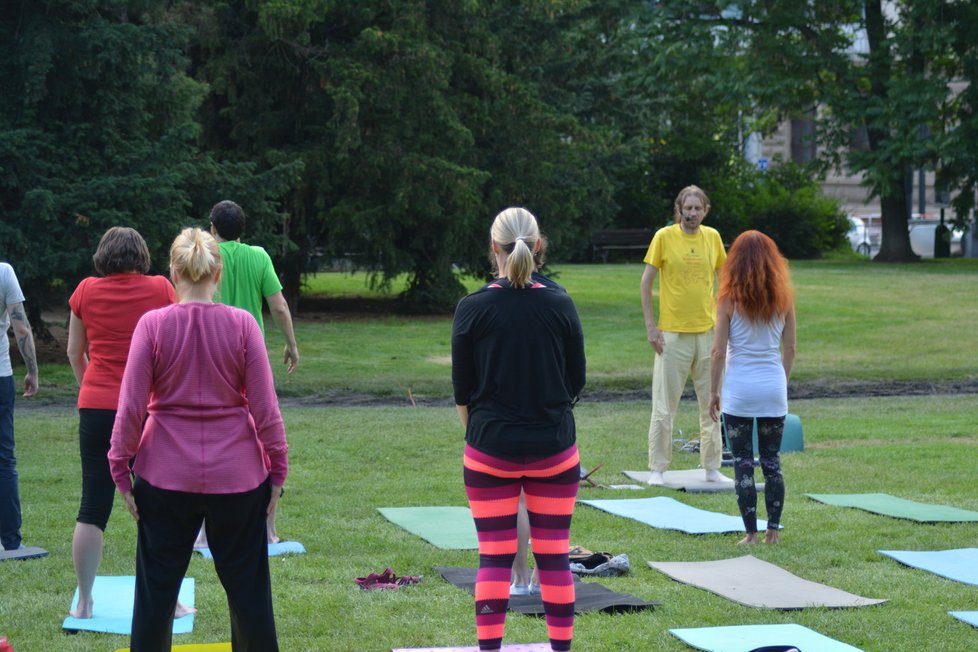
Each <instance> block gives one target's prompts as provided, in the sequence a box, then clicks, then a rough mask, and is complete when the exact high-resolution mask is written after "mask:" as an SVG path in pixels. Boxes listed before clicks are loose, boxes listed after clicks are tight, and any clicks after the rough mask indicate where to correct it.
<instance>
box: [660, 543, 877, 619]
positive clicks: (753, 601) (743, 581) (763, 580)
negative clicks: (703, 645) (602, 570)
mask: <svg viewBox="0 0 978 652" xmlns="http://www.w3.org/2000/svg"><path fill="white" fill-rule="evenodd" d="M649 566H651V567H652V568H654V569H656V570H658V571H661V572H663V573H665V574H666V575H668V576H669V577H671V578H672V579H674V580H676V581H677V582H682V583H684V584H690V585H692V586H696V587H699V588H701V589H705V590H707V591H709V592H711V593H715V594H717V595H719V596H721V597H724V598H727V599H728V600H732V601H734V602H737V603H739V604H742V605H746V606H748V607H759V608H761V609H805V608H807V607H829V608H844V607H866V606H869V605H874V604H881V603H883V602H886V600H880V599H875V598H864V597H861V596H858V595H855V594H852V593H847V592H846V591H843V590H841V589H836V588H833V587H831V586H827V585H825V584H819V583H818V582H811V581H809V580H805V579H802V578H800V577H798V576H797V575H793V574H791V573H789V572H788V571H786V570H784V569H783V568H781V567H780V566H775V565H774V564H771V563H769V562H766V561H764V560H762V559H758V558H756V557H754V556H753V555H744V556H743V557H736V558H734V559H720V560H717V561H650V562H649Z"/></svg>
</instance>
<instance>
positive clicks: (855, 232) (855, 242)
mask: <svg viewBox="0 0 978 652" xmlns="http://www.w3.org/2000/svg"><path fill="white" fill-rule="evenodd" d="M848 235H849V244H850V245H851V246H852V250H853V251H855V252H856V253H860V254H862V255H863V256H868V255H869V254H870V253H871V252H872V249H873V247H872V244H871V243H870V239H869V230H868V229H867V228H866V223H865V222H864V221H863V219H862V218H861V217H856V216H854V215H850V216H849V234H848Z"/></svg>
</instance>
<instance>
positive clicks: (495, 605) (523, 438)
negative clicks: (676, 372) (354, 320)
mask: <svg viewBox="0 0 978 652" xmlns="http://www.w3.org/2000/svg"><path fill="white" fill-rule="evenodd" d="M491 236H492V237H491V247H492V260H493V262H494V263H495V266H496V270H497V271H498V277H497V279H496V280H495V281H493V282H491V283H489V284H488V285H486V286H485V287H483V288H481V289H479V290H478V291H476V292H474V293H472V294H470V295H469V296H467V297H465V298H464V299H462V300H461V301H460V302H459V304H458V307H457V308H456V311H455V320H454V325H453V329H452V384H453V387H454V393H455V403H456V406H457V408H458V413H459V416H460V418H461V420H462V425H463V426H464V427H465V441H466V446H465V454H464V459H463V466H464V480H465V488H466V494H467V496H468V499H469V505H470V508H471V509H472V516H473V518H474V519H475V526H476V532H477V533H478V537H479V571H478V574H477V576H476V588H475V603H476V604H475V607H476V629H477V633H478V638H479V647H480V650H498V649H500V647H501V646H502V639H503V632H504V627H505V620H506V608H507V605H508V601H509V579H510V571H511V568H512V564H513V559H514V558H515V556H516V550H517V536H516V522H517V509H518V505H519V500H520V493H521V492H522V493H523V495H524V496H525V499H526V505H527V511H528V514H529V520H530V537H531V541H532V549H533V556H534V558H535V560H536V567H537V569H538V570H539V575H540V592H541V597H542V599H543V605H544V610H545V613H546V621H547V628H548V631H549V636H550V646H551V648H552V649H553V650H555V651H564V650H569V649H570V645H571V640H572V638H573V627H574V582H573V577H572V575H571V573H570V564H569V561H568V552H569V548H570V539H569V536H570V522H571V517H572V515H573V512H574V503H575V500H576V497H577V488H578V484H579V481H580V457H579V455H578V451H577V445H576V431H575V425H574V413H573V410H572V408H573V406H574V403H575V402H576V401H577V398H578V395H579V394H580V392H581V389H582V388H583V387H584V382H585V368H586V364H585V357H584V335H583V331H582V329H581V322H580V319H579V317H578V315H577V310H576V308H575V307H574V302H573V301H572V300H571V298H570V296H569V295H568V294H567V292H566V291H564V289H563V288H560V287H559V286H557V285H556V284H554V283H553V282H551V281H550V280H549V279H547V278H546V277H545V276H542V275H540V274H538V273H537V265H536V261H535V259H534V252H536V251H539V250H540V248H541V246H542V242H543V241H542V238H541V235H540V230H539V227H538V226H537V221H536V218H535V217H534V216H533V214H532V213H530V212H529V211H527V210H526V209H523V208H508V209H506V210H504V211H503V212H502V213H500V214H499V215H497V216H496V219H495V221H494V222H493V225H492V230H491Z"/></svg>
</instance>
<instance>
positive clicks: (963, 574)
mask: <svg viewBox="0 0 978 652" xmlns="http://www.w3.org/2000/svg"><path fill="white" fill-rule="evenodd" d="M880 553H881V554H884V555H886V556H887V557H892V558H893V559H896V560H897V561H898V562H900V563H901V564H906V565H907V566H912V567H914V568H919V569H920V570H925V571H928V572H931V573H934V574H935V575H940V576H941V577H946V578H947V579H949V580H954V581H956V582H964V583H965V584H974V585H975V586H978V548H956V549H953V550H880Z"/></svg>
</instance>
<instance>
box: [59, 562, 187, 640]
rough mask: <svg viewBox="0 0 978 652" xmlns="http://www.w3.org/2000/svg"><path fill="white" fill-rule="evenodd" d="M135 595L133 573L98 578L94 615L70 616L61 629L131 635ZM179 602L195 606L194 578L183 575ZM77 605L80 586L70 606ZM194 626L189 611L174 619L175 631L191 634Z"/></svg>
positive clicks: (94, 588)
mask: <svg viewBox="0 0 978 652" xmlns="http://www.w3.org/2000/svg"><path fill="white" fill-rule="evenodd" d="M135 595H136V578H135V577H133V576H132V575H122V576H110V575H109V576H103V575H100V576H98V577H96V578H95V586H94V587H93V588H92V599H93V600H94V601H95V612H94V613H93V614H92V617H91V618H72V617H71V616H68V617H67V618H65V621H64V623H62V625H61V627H62V629H67V630H69V631H78V630H84V631H88V632H101V633H103V634H126V635H128V634H130V633H131V631H132V603H133V600H134V599H135ZM178 599H179V600H180V602H182V603H183V604H184V605H186V606H188V607H192V606H194V578H192V577H185V578H183V584H181V585H180V594H179V596H178ZM77 604H78V589H77V588H76V589H75V597H74V598H72V600H71V608H72V609H74V608H75V606H76V605H77ZM193 629H194V616H193V614H190V615H188V616H184V617H183V618H177V619H175V620H174V621H173V633H174V634H189V633H190V632H192V631H193Z"/></svg>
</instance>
